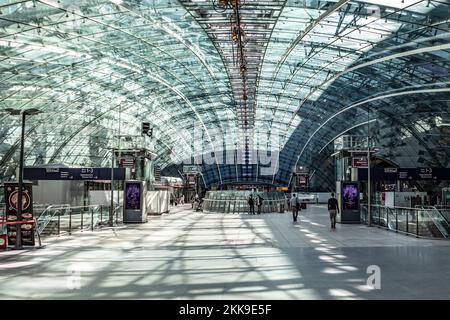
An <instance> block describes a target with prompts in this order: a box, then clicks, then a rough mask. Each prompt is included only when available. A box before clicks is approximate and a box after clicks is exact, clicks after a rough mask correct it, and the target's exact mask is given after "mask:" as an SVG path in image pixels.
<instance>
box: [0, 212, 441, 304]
mask: <svg viewBox="0 0 450 320" xmlns="http://www.w3.org/2000/svg"><path fill="white" fill-rule="evenodd" d="M44 244H45V245H46V246H45V248H43V249H34V250H25V251H20V252H18V251H7V252H0V298H2V299H17V298H27V299H28V298H35V299H450V286H449V285H448V284H449V283H450V241H442V240H423V239H416V238H414V237H408V236H405V235H400V234H395V233H393V232H388V231H384V230H381V229H377V228H368V227H366V226H362V225H339V224H338V226H337V229H336V230H331V229H330V227H329V221H328V216H327V212H326V208H325V206H320V205H319V206H310V207H308V209H307V210H304V211H302V212H301V215H300V222H299V223H297V224H293V222H292V218H291V215H290V214H288V213H286V214H278V213H274V214H264V215H254V216H250V215H223V214H206V213H194V212H191V210H190V206H184V207H177V208H174V209H173V210H172V211H171V213H170V214H166V215H162V216H152V217H150V218H149V222H148V223H145V224H141V225H126V226H123V227H119V228H115V229H102V230H98V231H94V232H91V231H85V232H83V233H78V234H74V235H72V236H61V237H59V238H58V237H54V238H49V239H46V240H44ZM373 270H375V274H374V273H373V272H374V271H373ZM378 270H379V273H378V272H376V271H378ZM368 271H369V273H368ZM378 276H379V277H378ZM369 277H371V278H370V279H369V281H368V278H369ZM378 285H379V287H380V288H379V289H377V288H376V286H378Z"/></svg>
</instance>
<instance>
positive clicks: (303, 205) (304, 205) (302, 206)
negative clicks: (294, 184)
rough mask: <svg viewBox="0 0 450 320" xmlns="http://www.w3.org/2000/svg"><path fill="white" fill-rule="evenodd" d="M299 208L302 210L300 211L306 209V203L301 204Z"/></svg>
mask: <svg viewBox="0 0 450 320" xmlns="http://www.w3.org/2000/svg"><path fill="white" fill-rule="evenodd" d="M300 208H302V210H304V209H306V203H304V202H302V204H301V205H300Z"/></svg>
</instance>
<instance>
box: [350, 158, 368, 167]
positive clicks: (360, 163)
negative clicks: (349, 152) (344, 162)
mask: <svg viewBox="0 0 450 320" xmlns="http://www.w3.org/2000/svg"><path fill="white" fill-rule="evenodd" d="M367 165H368V164H367V157H359V158H353V159H352V167H353V168H367Z"/></svg>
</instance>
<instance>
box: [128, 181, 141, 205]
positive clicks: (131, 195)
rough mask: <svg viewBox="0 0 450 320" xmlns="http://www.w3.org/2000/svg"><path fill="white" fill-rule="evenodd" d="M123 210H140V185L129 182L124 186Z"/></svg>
mask: <svg viewBox="0 0 450 320" xmlns="http://www.w3.org/2000/svg"><path fill="white" fill-rule="evenodd" d="M125 209H126V210H140V209H141V184H140V183H138V182H131V183H126V184H125Z"/></svg>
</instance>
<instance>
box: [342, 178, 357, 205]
mask: <svg viewBox="0 0 450 320" xmlns="http://www.w3.org/2000/svg"><path fill="white" fill-rule="evenodd" d="M341 195H342V210H350V211H353V210H359V185H358V183H353V182H344V183H342V192H341Z"/></svg>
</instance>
